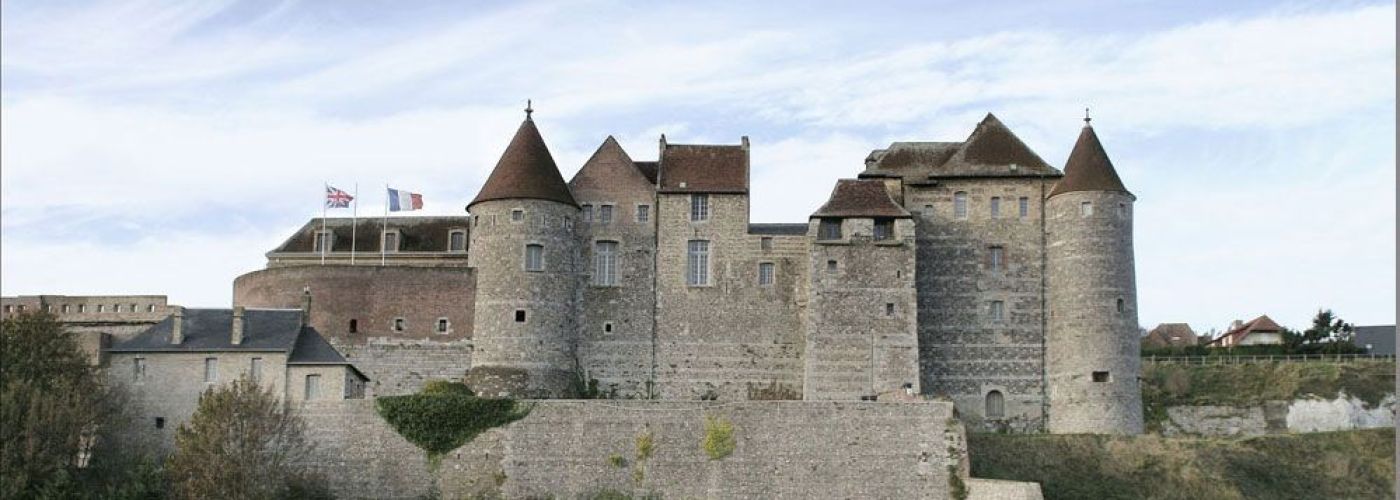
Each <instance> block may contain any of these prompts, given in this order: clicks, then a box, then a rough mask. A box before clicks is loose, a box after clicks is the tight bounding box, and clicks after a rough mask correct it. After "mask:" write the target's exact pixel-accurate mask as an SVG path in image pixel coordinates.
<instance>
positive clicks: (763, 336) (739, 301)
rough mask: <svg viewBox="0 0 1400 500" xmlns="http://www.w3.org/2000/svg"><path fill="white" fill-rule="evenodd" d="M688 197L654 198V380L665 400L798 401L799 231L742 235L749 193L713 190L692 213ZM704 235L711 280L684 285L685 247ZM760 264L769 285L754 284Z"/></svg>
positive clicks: (804, 246)
mask: <svg viewBox="0 0 1400 500" xmlns="http://www.w3.org/2000/svg"><path fill="white" fill-rule="evenodd" d="M690 203H691V198H690V195H688V194H662V195H660V196H659V197H658V208H657V211H656V212H657V213H656V216H657V223H658V224H659V229H658V243H657V250H656V253H657V270H656V281H657V298H656V300H657V331H656V338H657V345H656V357H657V359H656V365H657V386H658V389H659V391H660V394H661V396H662V397H663V398H667V399H700V398H718V399H726V400H742V399H754V398H767V399H798V398H800V397H801V395H802V376H803V375H802V374H803V366H802V350H803V347H804V345H803V344H804V341H803V314H804V311H805V309H804V308H805V306H806V298H807V290H806V284H807V271H806V269H807V266H808V255H807V252H808V247H809V245H808V243H807V239H806V237H803V236H789V237H778V236H771V235H769V237H772V238H773V240H772V241H773V245H772V249H770V250H763V249H762V246H761V245H762V243H761V242H762V238H763V237H764V236H763V235H751V234H749V233H748V222H749V212H748V197H747V196H746V195H737V194H710V195H709V206H710V216H709V219H708V220H705V221H699V222H695V221H691V220H690ZM691 240H704V241H708V242H709V267H708V271H709V283H708V284H706V285H702V286H690V285H687V283H686V272H687V251H688V248H687V245H688V243H689V242H690V241H691ZM760 262H771V263H773V264H774V267H775V272H774V283H773V285H771V286H759V285H758V265H759V263H760Z"/></svg>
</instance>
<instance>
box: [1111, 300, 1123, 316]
mask: <svg viewBox="0 0 1400 500" xmlns="http://www.w3.org/2000/svg"><path fill="white" fill-rule="evenodd" d="M1116 302H1117V303H1116V304H1115V305H1114V308H1115V309H1117V310H1118V313H1119V314H1122V313H1123V310H1124V309H1125V307H1124V305H1123V299H1118V300H1117V301H1116Z"/></svg>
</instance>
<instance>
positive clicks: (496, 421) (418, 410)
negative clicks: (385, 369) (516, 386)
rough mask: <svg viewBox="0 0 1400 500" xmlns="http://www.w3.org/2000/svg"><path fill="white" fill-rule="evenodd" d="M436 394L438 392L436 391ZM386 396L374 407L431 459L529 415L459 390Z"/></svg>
mask: <svg viewBox="0 0 1400 500" xmlns="http://www.w3.org/2000/svg"><path fill="white" fill-rule="evenodd" d="M435 390H436V389H435ZM426 391H427V388H426V387H425V390H424V392H420V393H419V394H413V395H408V396H386V397H381V398H377V399H376V400H375V407H376V409H377V410H378V411H379V416H380V417H382V418H383V419H384V420H385V421H386V422H388V423H389V425H390V426H392V427H393V428H394V430H395V431H398V433H399V435H401V436H403V437H404V439H407V440H408V441H409V442H411V443H413V444H415V445H417V446H418V447H419V448H422V449H423V450H424V451H426V452H428V456H429V457H430V458H436V457H437V456H439V455H441V454H443V453H447V452H449V451H452V450H455V449H457V448H458V447H460V446H462V445H464V444H467V443H468V442H471V440H472V439H474V438H476V436H477V435H478V434H481V433H482V432H484V431H486V430H488V429H492V428H495V427H499V426H502V425H505V424H508V423H511V422H514V421H516V420H519V419H521V418H523V417H524V416H525V415H526V414H528V413H529V408H524V407H522V406H521V405H519V404H518V403H516V401H515V400H513V399H498V398H478V397H475V396H471V395H469V394H464V393H462V392H460V391H457V390H445V391H443V392H436V393H432V394H429V393H427V392H426Z"/></svg>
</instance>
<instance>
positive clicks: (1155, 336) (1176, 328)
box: [1146, 323, 1197, 347]
mask: <svg viewBox="0 0 1400 500" xmlns="http://www.w3.org/2000/svg"><path fill="white" fill-rule="evenodd" d="M1146 340H1147V342H1148V343H1151V344H1156V345H1159V346H1164V347H1165V346H1171V345H1196V342H1197V338H1196V332H1195V331H1194V330H1192V329H1191V325H1188V324H1186V323H1162V324H1159V325H1157V327H1156V328H1153V329H1152V331H1150V332H1147V338H1146Z"/></svg>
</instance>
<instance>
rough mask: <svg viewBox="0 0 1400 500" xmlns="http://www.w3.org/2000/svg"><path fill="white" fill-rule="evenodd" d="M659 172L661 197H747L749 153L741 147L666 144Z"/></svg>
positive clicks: (662, 150)
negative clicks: (717, 194)
mask: <svg viewBox="0 0 1400 500" xmlns="http://www.w3.org/2000/svg"><path fill="white" fill-rule="evenodd" d="M745 141H747V139H745ZM658 172H659V175H660V183H659V188H660V189H659V191H660V192H662V193H748V192H749V150H748V148H747V147H746V146H744V145H743V144H741V145H738V146H721V145H713V144H665V145H664V147H662V149H661V158H660V166H659V170H658Z"/></svg>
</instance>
